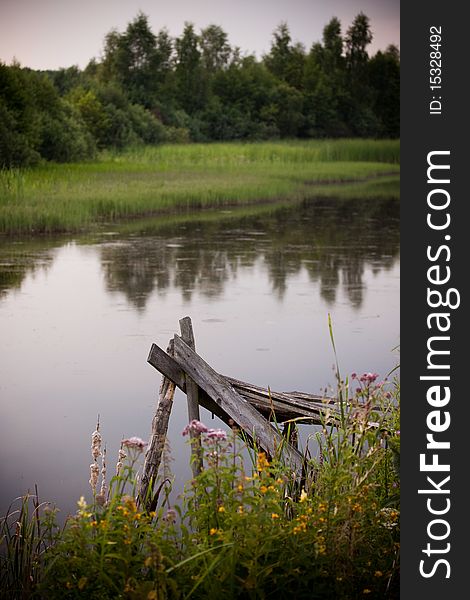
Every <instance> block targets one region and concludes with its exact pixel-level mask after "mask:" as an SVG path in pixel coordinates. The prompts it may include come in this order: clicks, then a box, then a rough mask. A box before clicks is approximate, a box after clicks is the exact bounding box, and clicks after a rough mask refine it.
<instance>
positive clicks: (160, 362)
mask: <svg viewBox="0 0 470 600" xmlns="http://www.w3.org/2000/svg"><path fill="white" fill-rule="evenodd" d="M180 331H181V336H179V335H177V334H175V336H174V337H173V338H172V339H171V340H170V342H169V344H168V348H167V350H166V351H164V350H163V349H162V348H160V347H159V346H157V344H152V347H151V349H150V354H149V357H148V359H147V360H148V362H149V363H150V364H151V365H152V366H153V367H155V369H157V371H159V372H160V373H161V374H162V375H163V378H162V381H161V385H160V393H159V398H158V401H157V407H156V411H155V415H154V418H153V423H152V435H151V438H150V442H149V447H148V450H147V454H146V458H145V464H144V470H143V476H142V480H141V490H140V494H139V495H140V498H141V499H142V500H143V502H145V503H146V504H147V505H150V503H151V497H152V490H153V485H154V482H155V480H156V478H157V474H158V469H159V466H160V462H161V457H162V452H163V448H164V444H165V440H166V435H167V431H168V422H169V417H170V412H171V408H172V405H173V397H174V393H175V389H176V388H179V389H180V390H181V391H183V392H184V393H185V394H186V396H187V405H188V420H189V421H191V420H193V419H197V420H200V418H199V406H203V407H204V408H206V409H207V410H209V411H210V412H212V413H213V414H215V415H217V416H218V417H219V418H220V419H221V420H222V421H223V422H224V423H226V424H227V425H229V426H230V427H236V428H238V429H239V430H240V431H242V432H243V434H244V436H245V438H247V439H248V440H249V441H251V442H252V443H253V442H255V443H256V445H257V446H258V447H260V448H262V449H263V450H264V451H265V452H267V453H268V455H269V456H272V457H273V456H276V455H278V454H279V453H281V454H282V457H283V460H284V461H285V463H286V464H288V465H289V467H290V468H291V469H292V471H293V473H295V475H296V476H299V477H300V476H301V475H302V470H303V463H304V459H303V457H302V455H301V454H300V452H299V451H298V450H297V448H296V446H295V444H293V443H291V442H290V441H289V440H287V439H286V437H284V436H283V435H282V434H281V433H280V432H279V427H278V426H277V427H276V426H274V425H273V424H272V423H273V422H274V423H275V424H276V425H279V424H281V423H284V424H285V423H286V422H289V423H293V424H296V423H309V424H324V423H325V422H329V423H334V422H335V420H336V419H338V418H339V411H338V409H337V405H336V400H334V399H333V398H328V397H325V396H319V395H314V394H306V393H303V392H276V391H273V390H270V389H269V388H268V389H266V388H262V387H259V386H256V385H253V384H251V383H246V382H244V381H240V380H238V379H234V378H232V377H228V376H226V375H221V374H219V373H217V372H216V371H215V370H214V369H213V368H212V367H211V366H210V365H209V364H208V363H207V362H205V361H204V359H203V358H201V356H199V354H197V352H196V347H195V339H194V332H193V328H192V324H191V319H190V318H189V317H185V318H184V319H181V320H180ZM191 445H192V453H193V460H192V469H193V474H194V475H197V473H198V472H200V470H201V468H202V453H201V445H200V439H199V436H198V435H197V434H194V433H192V434H191ZM145 499H147V500H145Z"/></svg>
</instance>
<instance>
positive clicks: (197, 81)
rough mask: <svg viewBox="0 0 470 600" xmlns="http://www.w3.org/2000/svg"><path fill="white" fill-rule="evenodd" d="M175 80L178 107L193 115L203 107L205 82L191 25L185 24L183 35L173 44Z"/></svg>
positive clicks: (205, 90) (199, 53)
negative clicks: (174, 50)
mask: <svg viewBox="0 0 470 600" xmlns="http://www.w3.org/2000/svg"><path fill="white" fill-rule="evenodd" d="M175 47H176V68H175V78H176V87H177V99H178V101H179V104H180V106H181V107H182V108H183V109H184V110H185V111H186V112H187V113H188V114H193V113H194V112H195V111H196V110H198V109H200V108H202V107H203V106H204V102H205V100H206V93H207V80H206V78H205V76H204V71H203V68H202V62H201V52H200V51H199V36H198V35H197V34H196V32H195V31H194V25H193V24H192V23H185V27H184V30H183V33H182V35H181V37H180V38H177V40H176V42H175Z"/></svg>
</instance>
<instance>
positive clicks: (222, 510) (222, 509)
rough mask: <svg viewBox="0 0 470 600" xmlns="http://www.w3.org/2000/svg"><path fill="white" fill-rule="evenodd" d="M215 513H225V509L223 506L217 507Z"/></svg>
mask: <svg viewBox="0 0 470 600" xmlns="http://www.w3.org/2000/svg"><path fill="white" fill-rule="evenodd" d="M217 512H220V513H223V512H225V507H224V506H219V508H218V509H217Z"/></svg>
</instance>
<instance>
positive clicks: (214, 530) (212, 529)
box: [209, 527, 217, 535]
mask: <svg viewBox="0 0 470 600" xmlns="http://www.w3.org/2000/svg"><path fill="white" fill-rule="evenodd" d="M216 533H217V529H216V528H215V527H212V528H211V530H210V531H209V535H215V534H216Z"/></svg>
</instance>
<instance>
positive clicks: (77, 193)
mask: <svg viewBox="0 0 470 600" xmlns="http://www.w3.org/2000/svg"><path fill="white" fill-rule="evenodd" d="M398 173H399V141H397V140H395V141H390V140H380V141H373V140H335V141H328V140H321V141H306V142H300V141H296V142H279V143H257V144H242V143H236V144H191V145H167V146H158V147H142V148H137V149H130V150H127V151H125V152H122V153H109V152H107V153H103V154H102V155H101V156H100V157H99V159H98V160H96V161H94V162H90V163H85V162H84V163H75V164H67V165H58V164H46V165H43V166H40V167H37V168H34V169H30V170H5V171H2V172H1V173H0V233H4V234H25V233H46V232H50V233H52V232H61V231H70V232H75V231H90V230H92V229H94V228H96V227H97V226H99V225H100V224H102V223H108V222H114V221H117V220H123V219H131V218H132V219H134V218H137V217H142V216H149V215H155V214H159V213H164V212H187V211H192V210H196V209H202V208H217V207H223V206H234V205H243V204H252V203H258V202H272V201H275V200H290V199H295V198H306V197H309V196H312V195H322V194H321V191H319V190H318V189H317V186H318V185H319V184H321V185H323V184H339V183H343V184H344V183H351V182H358V181H364V180H368V179H371V178H376V177H379V176H383V175H390V174H396V175H398ZM326 193H328V192H326Z"/></svg>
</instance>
